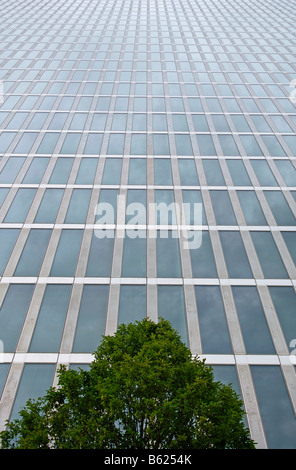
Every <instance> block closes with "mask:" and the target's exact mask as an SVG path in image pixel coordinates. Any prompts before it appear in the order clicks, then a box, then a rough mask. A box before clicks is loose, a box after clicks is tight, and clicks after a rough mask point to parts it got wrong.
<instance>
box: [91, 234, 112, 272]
mask: <svg viewBox="0 0 296 470" xmlns="http://www.w3.org/2000/svg"><path fill="white" fill-rule="evenodd" d="M109 232H111V233H109V236H104V237H102V234H101V233H100V235H101V238H99V237H98V236H97V235H98V234H97V232H96V230H94V232H93V235H92V242H91V247H90V252H89V256H88V263H87V268H86V276H87V277H109V276H111V268H112V257H113V246H114V230H109Z"/></svg>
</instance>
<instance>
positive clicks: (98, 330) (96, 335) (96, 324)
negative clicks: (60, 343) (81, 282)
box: [72, 285, 109, 353]
mask: <svg viewBox="0 0 296 470" xmlns="http://www.w3.org/2000/svg"><path fill="white" fill-rule="evenodd" d="M108 295H109V286H107V285H85V286H84V287H83V293H82V299H81V304H80V309H79V315H78V320H77V326H76V332H75V339H74V344H73V349H72V352H74V353H80V352H81V353H93V352H94V351H95V350H96V349H97V347H98V345H99V344H100V342H101V340H102V336H103V335H104V334H105V326H106V315H107V307H108Z"/></svg>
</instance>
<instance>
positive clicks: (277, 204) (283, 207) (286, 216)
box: [264, 191, 295, 226]
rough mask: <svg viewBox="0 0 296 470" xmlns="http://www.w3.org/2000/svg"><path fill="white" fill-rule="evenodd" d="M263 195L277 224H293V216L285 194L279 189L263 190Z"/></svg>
mask: <svg viewBox="0 0 296 470" xmlns="http://www.w3.org/2000/svg"><path fill="white" fill-rule="evenodd" d="M264 195H265V197H266V199H267V202H268V204H269V206H270V208H271V210H272V213H273V215H274V218H275V220H276V223H277V224H278V225H292V226H294V225H295V217H294V215H293V213H292V211H291V209H290V207H289V205H288V203H287V200H286V198H285V196H284V195H283V194H282V193H281V192H279V191H264Z"/></svg>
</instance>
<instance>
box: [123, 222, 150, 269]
mask: <svg viewBox="0 0 296 470" xmlns="http://www.w3.org/2000/svg"><path fill="white" fill-rule="evenodd" d="M137 233H139V235H140V236H136V234H137ZM121 275H122V277H146V232H145V231H139V232H136V231H130V230H126V234H125V238H124V246H123V258H122V273H121Z"/></svg>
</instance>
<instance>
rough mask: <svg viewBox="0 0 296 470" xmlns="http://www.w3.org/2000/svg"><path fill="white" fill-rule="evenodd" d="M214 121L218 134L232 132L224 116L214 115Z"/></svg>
mask: <svg viewBox="0 0 296 470" xmlns="http://www.w3.org/2000/svg"><path fill="white" fill-rule="evenodd" d="M211 117H212V120H213V123H214V126H215V129H216V132H230V129H229V126H228V124H227V121H226V119H225V116H223V115H222V114H213V115H212V116H211Z"/></svg>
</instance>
